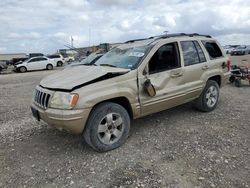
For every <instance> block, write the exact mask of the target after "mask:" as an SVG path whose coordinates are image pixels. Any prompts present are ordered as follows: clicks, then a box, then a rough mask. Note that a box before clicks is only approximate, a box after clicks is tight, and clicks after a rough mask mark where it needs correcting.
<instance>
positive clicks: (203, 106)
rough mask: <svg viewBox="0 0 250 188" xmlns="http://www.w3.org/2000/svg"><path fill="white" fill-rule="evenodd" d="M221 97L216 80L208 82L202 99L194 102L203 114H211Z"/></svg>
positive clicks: (201, 96)
mask: <svg viewBox="0 0 250 188" xmlns="http://www.w3.org/2000/svg"><path fill="white" fill-rule="evenodd" d="M219 96H220V89H219V85H218V83H217V82H216V81H214V80H208V81H207V84H206V86H205V88H204V89H203V91H202V93H201V95H200V97H199V98H198V99H196V100H195V101H194V102H195V107H196V108H197V109H198V110H200V111H202V112H211V111H213V110H214V109H215V108H216V106H217V104H218V101H219Z"/></svg>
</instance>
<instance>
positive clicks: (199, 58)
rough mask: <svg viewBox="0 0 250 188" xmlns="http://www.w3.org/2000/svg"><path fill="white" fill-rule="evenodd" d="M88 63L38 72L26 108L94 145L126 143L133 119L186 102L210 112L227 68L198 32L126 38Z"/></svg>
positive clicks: (222, 57) (111, 146)
mask: <svg viewBox="0 0 250 188" xmlns="http://www.w3.org/2000/svg"><path fill="white" fill-rule="evenodd" d="M94 65H95V66H74V67H72V68H70V69H64V70H62V71H60V72H57V73H55V74H51V75H50V76H48V77H46V78H44V79H43V80H42V81H41V82H40V84H39V85H37V86H36V88H35V91H34V98H33V102H32V105H31V110H32V113H33V115H34V117H35V118H36V119H37V120H40V119H42V120H44V121H45V122H47V123H48V124H50V125H52V126H54V127H56V128H58V129H65V130H67V131H69V132H72V133H75V134H82V135H83V139H84V140H85V141H86V143H87V144H88V145H89V146H91V147H92V148H93V149H95V150H97V151H109V150H112V149H115V148H117V147H119V146H121V145H122V144H123V143H125V141H126V139H127V137H128V135H129V130H130V122H131V120H132V119H136V118H139V117H142V116H146V115H149V114H152V113H156V112H159V111H162V110H166V109H169V108H172V107H174V106H178V105H181V104H184V103H187V102H191V101H192V102H193V103H194V105H195V107H196V108H197V109H198V110H200V111H203V112H210V111H213V110H214V109H215V108H216V106H217V104H218V101H219V95H220V89H219V88H220V87H222V86H223V85H225V83H226V82H227V80H228V77H229V75H230V61H229V59H228V57H227V55H226V54H225V53H224V51H223V50H222V48H221V46H220V45H219V44H218V42H217V41H216V40H215V39H213V38H211V37H210V36H206V35H198V34H184V33H181V34H171V35H169V34H168V35H162V36H155V37H150V38H147V39H136V40H131V41H127V42H126V43H124V44H122V45H120V46H118V47H117V48H114V49H112V50H110V51H109V52H107V53H106V54H105V55H103V56H102V57H101V58H100V59H99V60H97V61H96V62H95V64H94ZM69 75H70V76H69ZM58 78H60V79H58ZM55 80H57V81H56V82H55Z"/></svg>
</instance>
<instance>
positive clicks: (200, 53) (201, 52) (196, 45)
mask: <svg viewBox="0 0 250 188" xmlns="http://www.w3.org/2000/svg"><path fill="white" fill-rule="evenodd" d="M194 44H195V47H196V50H197V52H198V55H199V59H200V62H201V63H202V62H206V58H205V55H204V52H203V51H202V49H201V46H200V44H199V43H198V42H197V41H194Z"/></svg>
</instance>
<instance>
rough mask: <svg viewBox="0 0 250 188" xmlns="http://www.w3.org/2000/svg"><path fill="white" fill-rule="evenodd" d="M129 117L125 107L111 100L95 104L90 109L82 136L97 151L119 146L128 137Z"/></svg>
mask: <svg viewBox="0 0 250 188" xmlns="http://www.w3.org/2000/svg"><path fill="white" fill-rule="evenodd" d="M129 130H130V117H129V114H128V112H127V110H126V109H125V108H123V107H122V106H121V105H119V104H116V103H113V102H105V103H102V104H99V105H97V106H96V107H94V109H93V110H92V112H91V114H90V116H89V119H88V122H87V124H86V127H85V130H84V132H83V138H84V140H85V142H86V143H87V144H88V145H89V146H90V147H92V148H93V149H94V150H96V151H98V152H106V151H110V150H113V149H115V148H118V147H120V146H121V145H123V144H124V143H125V141H126V140H127V138H128V135H129Z"/></svg>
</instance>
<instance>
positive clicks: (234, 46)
mask: <svg viewBox="0 0 250 188" xmlns="http://www.w3.org/2000/svg"><path fill="white" fill-rule="evenodd" d="M238 46H239V45H226V46H223V48H224V50H225V51H226V54H231V52H232V51H233V50H234V49H235V48H237V47H238Z"/></svg>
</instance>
